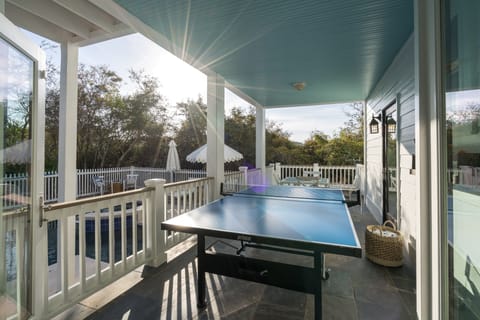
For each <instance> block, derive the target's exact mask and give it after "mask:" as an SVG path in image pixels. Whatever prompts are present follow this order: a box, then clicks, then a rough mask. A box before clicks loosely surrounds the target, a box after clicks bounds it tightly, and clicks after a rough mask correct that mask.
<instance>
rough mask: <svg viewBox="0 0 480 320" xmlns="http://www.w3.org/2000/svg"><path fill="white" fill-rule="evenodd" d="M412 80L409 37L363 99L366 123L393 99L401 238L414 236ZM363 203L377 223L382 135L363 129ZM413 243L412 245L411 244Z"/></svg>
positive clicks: (379, 208) (380, 214)
mask: <svg viewBox="0 0 480 320" xmlns="http://www.w3.org/2000/svg"><path fill="white" fill-rule="evenodd" d="M414 93H415V82H414V42H413V36H411V37H410V38H409V40H407V42H406V43H405V44H404V46H403V47H402V49H401V50H400V51H399V53H398V54H397V56H396V57H395V59H394V60H393V62H392V64H391V65H390V67H389V68H388V69H387V70H386V72H385V74H384V75H383V77H382V79H381V80H380V81H379V82H378V83H377V85H376V87H375V89H374V90H373V91H372V92H371V93H370V95H369V97H368V99H367V114H366V119H367V125H368V123H369V122H370V120H371V117H372V113H375V115H377V114H378V113H379V112H380V111H381V110H382V109H383V108H385V107H386V106H387V105H388V104H389V103H390V102H392V101H393V100H394V99H395V98H396V99H397V114H398V120H397V137H398V147H399V148H398V149H399V157H400V158H399V159H397V162H398V164H399V170H400V172H399V173H398V174H397V181H398V182H397V183H398V188H399V194H398V201H399V204H400V208H399V215H398V216H399V223H400V229H401V231H402V232H403V234H404V236H405V240H406V241H407V243H408V242H410V241H411V240H412V239H411V237H413V238H415V219H416V218H415V216H416V214H415V195H416V186H415V176H414V172H411V170H410V169H411V166H412V155H413V154H414V153H415V112H414V111H415V103H414ZM366 141H367V148H366V168H367V186H366V188H367V191H366V193H365V195H366V201H365V203H366V206H367V207H368V209H369V210H370V212H371V213H372V214H373V215H374V217H375V218H376V219H377V221H378V222H381V220H382V203H383V201H382V199H383V190H382V135H381V134H370V133H369V132H367V139H366ZM412 245H413V246H414V244H412Z"/></svg>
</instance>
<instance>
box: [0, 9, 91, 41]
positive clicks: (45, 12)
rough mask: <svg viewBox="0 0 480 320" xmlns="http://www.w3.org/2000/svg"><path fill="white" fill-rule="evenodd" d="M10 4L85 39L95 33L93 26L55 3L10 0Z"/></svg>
mask: <svg viewBox="0 0 480 320" xmlns="http://www.w3.org/2000/svg"><path fill="white" fill-rule="evenodd" d="M8 2H10V3H12V4H14V5H16V6H18V7H20V8H22V9H23V10H25V11H28V12H30V13H32V14H33V15H36V16H39V17H41V18H43V19H44V20H47V21H49V22H51V23H53V24H56V25H57V26H59V27H60V28H62V29H65V30H67V31H69V32H71V33H73V34H76V35H78V36H80V37H82V38H84V39H88V38H89V37H90V32H91V31H93V30H92V29H93V26H91V25H89V24H88V23H87V22H86V21H84V20H83V19H81V18H79V17H78V16H77V15H75V14H73V13H72V12H70V11H68V10H65V9H64V8H62V7H60V6H58V5H56V4H54V3H53V2H49V1H38V0H8Z"/></svg>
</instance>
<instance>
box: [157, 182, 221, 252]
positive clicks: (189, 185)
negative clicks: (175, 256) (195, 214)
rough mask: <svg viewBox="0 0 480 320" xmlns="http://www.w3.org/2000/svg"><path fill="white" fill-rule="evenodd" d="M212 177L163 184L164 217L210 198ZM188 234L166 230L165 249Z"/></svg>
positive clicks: (185, 210) (179, 212) (176, 213)
mask: <svg viewBox="0 0 480 320" xmlns="http://www.w3.org/2000/svg"><path fill="white" fill-rule="evenodd" d="M212 191H213V179H212V178H203V179H196V180H190V181H184V182H175V183H170V184H166V185H165V195H164V204H165V219H170V218H173V217H176V216H178V215H180V214H182V213H185V212H188V211H190V210H193V209H195V208H198V207H201V206H203V205H205V204H207V203H208V202H210V201H211V200H212V198H213V197H212ZM189 236H190V234H185V233H180V232H172V231H168V232H166V234H165V243H166V249H167V250H168V249H170V248H172V247H173V246H175V245H177V244H179V243H180V242H182V241H183V240H185V239H186V238H188V237H189Z"/></svg>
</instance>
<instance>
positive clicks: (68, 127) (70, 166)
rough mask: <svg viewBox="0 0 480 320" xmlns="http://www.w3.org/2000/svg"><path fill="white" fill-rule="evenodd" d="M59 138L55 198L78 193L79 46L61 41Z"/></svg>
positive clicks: (74, 195) (69, 197) (60, 200)
mask: <svg viewBox="0 0 480 320" xmlns="http://www.w3.org/2000/svg"><path fill="white" fill-rule="evenodd" d="M60 47H61V67H60V114H59V141H58V185H59V189H58V201H59V202H63V201H70V200H75V198H76V196H77V104H78V95H77V90H78V83H77V81H78V80H77V79H78V72H77V69H78V47H77V46H76V45H73V44H71V43H62V44H61V46H60Z"/></svg>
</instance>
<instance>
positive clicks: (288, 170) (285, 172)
mask: <svg viewBox="0 0 480 320" xmlns="http://www.w3.org/2000/svg"><path fill="white" fill-rule="evenodd" d="M277 170H280V177H279V178H280V179H285V178H288V177H304V176H308V175H318V176H319V177H322V178H327V179H328V180H329V184H330V185H349V184H353V181H354V179H355V172H356V167H355V166H317V165H311V166H294V165H283V164H282V165H280V166H278V165H277Z"/></svg>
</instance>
